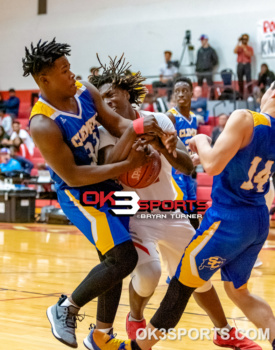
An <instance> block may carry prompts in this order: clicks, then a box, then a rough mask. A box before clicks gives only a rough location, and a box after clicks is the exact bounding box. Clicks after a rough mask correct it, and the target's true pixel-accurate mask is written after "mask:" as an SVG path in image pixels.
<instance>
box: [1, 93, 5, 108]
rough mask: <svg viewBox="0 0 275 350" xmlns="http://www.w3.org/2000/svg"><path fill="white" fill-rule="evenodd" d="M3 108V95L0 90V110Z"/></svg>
mask: <svg viewBox="0 0 275 350" xmlns="http://www.w3.org/2000/svg"><path fill="white" fill-rule="evenodd" d="M3 110H5V101H4V99H3V96H2V94H1V92H0V111H3Z"/></svg>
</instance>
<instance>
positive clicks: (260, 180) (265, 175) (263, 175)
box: [241, 157, 274, 192]
mask: <svg viewBox="0 0 275 350" xmlns="http://www.w3.org/2000/svg"><path fill="white" fill-rule="evenodd" d="M261 160H262V158H260V157H255V158H254V159H253V160H252V162H251V167H250V169H249V171H248V178H249V180H248V181H245V182H244V183H243V184H242V185H241V188H242V189H243V190H252V189H253V188H254V185H253V183H252V179H253V177H254V179H253V182H254V183H255V184H258V185H257V192H263V190H264V189H263V186H264V184H265V183H266V182H267V181H268V179H269V177H270V174H271V167H272V164H273V163H274V162H273V161H272V160H268V161H267V162H266V164H265V168H264V169H263V170H261V171H259V172H258V173H257V174H255V173H256V170H257V167H258V165H259V163H260V162H261Z"/></svg>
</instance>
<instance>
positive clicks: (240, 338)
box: [213, 327, 262, 350]
mask: <svg viewBox="0 0 275 350" xmlns="http://www.w3.org/2000/svg"><path fill="white" fill-rule="evenodd" d="M227 335H228V336H227ZM224 338H225V337H222V336H221V335H219V334H218V333H217V332H215V336H214V339H213V343H214V344H215V345H217V346H221V347H224V348H231V349H235V350H262V348H261V347H260V345H258V344H256V343H255V342H254V341H252V340H250V339H248V338H247V337H245V336H244V335H243V334H242V333H240V332H238V331H237V329H236V328H235V327H233V328H231V330H230V332H228V333H227V334H226V338H228V339H224Z"/></svg>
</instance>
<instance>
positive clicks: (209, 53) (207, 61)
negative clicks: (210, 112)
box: [196, 34, 219, 97]
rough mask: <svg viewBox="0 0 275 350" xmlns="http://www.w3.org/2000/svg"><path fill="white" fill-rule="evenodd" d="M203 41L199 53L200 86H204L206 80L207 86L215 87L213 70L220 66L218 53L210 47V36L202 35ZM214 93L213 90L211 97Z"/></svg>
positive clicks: (198, 71)
mask: <svg viewBox="0 0 275 350" xmlns="http://www.w3.org/2000/svg"><path fill="white" fill-rule="evenodd" d="M199 40H200V41H201V47H200V49H199V50H198V53H197V62H196V73H197V76H198V85H199V86H202V85H203V81H204V79H206V82H207V85H208V86H210V87H212V86H213V70H214V68H215V66H216V65H217V64H218V61H219V60H218V55H217V53H216V51H215V50H214V49H213V47H211V46H210V45H209V42H208V36H207V35H205V34H202V35H201V36H200V38H199ZM213 95H214V91H212V89H211V97H213Z"/></svg>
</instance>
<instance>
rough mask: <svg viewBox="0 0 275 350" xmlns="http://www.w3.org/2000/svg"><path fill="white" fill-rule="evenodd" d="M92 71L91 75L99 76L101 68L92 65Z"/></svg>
mask: <svg viewBox="0 0 275 350" xmlns="http://www.w3.org/2000/svg"><path fill="white" fill-rule="evenodd" d="M90 73H91V75H95V76H98V75H99V68H98V67H91V68H90Z"/></svg>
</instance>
